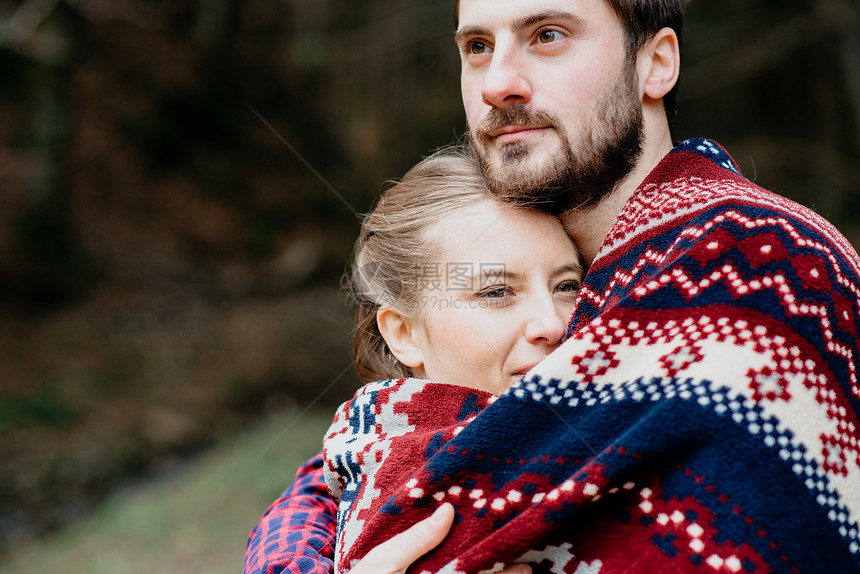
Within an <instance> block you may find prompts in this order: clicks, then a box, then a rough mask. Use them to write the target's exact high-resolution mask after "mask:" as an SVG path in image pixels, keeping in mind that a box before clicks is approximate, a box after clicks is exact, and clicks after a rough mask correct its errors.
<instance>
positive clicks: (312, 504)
mask: <svg viewBox="0 0 860 574" xmlns="http://www.w3.org/2000/svg"><path fill="white" fill-rule="evenodd" d="M336 517H337V504H335V502H334V501H333V500H332V499H331V497H330V496H329V493H328V490H327V489H326V485H325V477H324V476H323V458H322V453H320V454H318V455H317V456H315V457H313V458H312V459H310V460H309V461H307V462H306V463H305V464H303V465H302V467H301V468H300V469H299V471H298V472H297V473H296V479H295V481H294V482H293V484H291V485H290V486H289V488H287V490H285V491H284V493H283V494H282V495H281V496H280V498H278V499H277V500H276V501H275V502H273V503H272V505H271V506H269V508H268V509H267V510H266V512H265V513H264V514H263V516H262V517H261V518H260V521H259V522H258V523H257V525H256V526H255V527H254V528H253V530H251V534H250V535H249V536H248V546H247V548H246V549H245V567H244V569H243V570H242V572H243V574H331V573H332V572H334V564H333V562H332V558H333V556H334V540H335V529H336V527H337V518H336Z"/></svg>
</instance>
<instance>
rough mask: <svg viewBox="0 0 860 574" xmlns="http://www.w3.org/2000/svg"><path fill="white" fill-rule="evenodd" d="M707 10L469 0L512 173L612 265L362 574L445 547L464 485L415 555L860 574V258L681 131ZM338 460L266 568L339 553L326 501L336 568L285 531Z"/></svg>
mask: <svg viewBox="0 0 860 574" xmlns="http://www.w3.org/2000/svg"><path fill="white" fill-rule="evenodd" d="M684 5H685V2H684V1H683V0H674V1H670V0H667V1H662V2H661V1H656V0H651V1H648V0H641V1H623V0H606V1H595V0H462V1H461V2H459V5H458V29H457V34H456V40H457V43H458V46H459V47H460V50H461V54H462V92H463V102H464V106H465V110H466V116H467V120H468V123H469V136H470V140H471V142H472V146H473V148H474V150H475V153H476V155H477V157H478V159H479V161H480V163H481V165H482V168H483V170H484V173H485V176H486V179H487V182H488V184H489V186H490V187H491V189H492V190H493V192H494V193H496V194H498V195H499V196H500V197H504V198H506V199H507V200H509V201H511V202H514V203H525V204H533V205H540V206H542V207H543V208H545V209H548V210H551V211H554V212H556V213H559V214H560V215H561V216H562V218H563V221H564V223H565V225H566V227H567V228H568V231H569V232H570V234H571V235H572V236H573V237H574V239H576V241H577V243H578V244H579V246H580V248H581V249H582V252H583V255H584V257H585V259H586V261H587V262H589V263H591V268H590V270H589V273H588V275H587V277H586V279H585V281H584V283H583V285H582V291H581V294H580V298H579V301H578V303H577V308H576V310H575V312H574V316H573V318H572V321H571V325H570V333H569V339H568V341H567V342H566V343H565V344H564V345H563V346H562V347H561V348H560V349H559V350H558V351H557V352H555V353H554V354H553V355H551V356H550V357H548V358H547V359H546V360H545V361H543V362H542V363H541V364H539V365H538V366H537V367H535V369H533V370H532V371H531V372H530V373H529V374H528V375H526V377H525V379H524V380H523V381H522V382H521V383H519V384H518V385H516V386H515V387H514V388H512V389H511V390H510V391H509V392H508V393H506V394H505V395H504V396H503V397H501V398H500V399H499V400H498V401H497V402H496V403H495V404H493V405H492V406H490V407H489V408H488V409H487V410H485V411H484V412H483V413H482V414H481V415H479V416H478V417H477V418H476V419H475V420H474V421H473V422H472V423H471V424H470V425H468V426H467V427H466V429H465V430H464V431H463V432H462V433H460V434H459V435H458V436H457V437H456V438H455V439H453V440H452V441H450V442H449V443H447V444H446V445H444V448H440V449H439V450H437V451H436V452H435V453H432V456H429V457H428V460H427V462H426V464H425V466H424V467H423V468H422V469H421V470H419V471H418V472H416V473H415V475H414V482H413V481H410V484H409V485H408V488H404V489H403V492H401V493H398V494H397V495H396V496H394V497H392V499H391V500H390V501H389V502H388V504H387V505H386V507H385V512H380V513H378V514H377V515H376V516H374V517H372V518H369V519H368V524H367V527H368V529H369V530H373V529H374V528H376V529H377V530H378V529H380V528H382V527H381V526H380V525H383V524H389V525H392V526H390V532H400V531H402V530H404V529H405V528H406V527H407V526H409V525H410V524H413V523H415V522H416V520H417V519H418V518H423V517H425V516H427V515H429V514H430V513H431V511H432V510H433V509H436V508H437V507H438V508H439V510H437V512H436V514H433V515H432V516H431V517H430V518H429V519H427V520H425V521H422V522H421V523H419V524H418V526H416V527H414V528H413V529H411V530H406V532H404V533H402V534H401V535H400V537H399V538H398V539H397V540H396V541H395V542H394V543H393V544H392V543H389V544H388V545H387V546H386V545H383V546H381V547H379V548H378V549H377V551H375V552H376V553H375V554H371V555H368V558H369V560H367V562H363V563H361V564H360V565H359V566H358V567H357V568H356V569H354V571H355V572H356V573H357V572H372V571H376V572H382V571H386V572H388V571H390V572H395V571H401V570H402V569H405V568H406V567H407V566H408V565H409V564H410V563H411V562H412V560H414V559H416V558H418V557H419V556H422V555H423V554H424V552H425V551H427V550H429V549H430V548H431V547H432V546H433V545H434V544H435V543H437V542H438V541H439V540H441V537H442V536H444V535H445V533H446V532H447V529H448V527H449V526H450V524H451V520H452V519H453V516H452V514H453V513H451V512H450V507H449V506H448V505H447V504H444V503H448V502H450V503H452V504H453V505H454V506H455V507H456V509H457V520H456V524H455V525H454V527H453V528H452V529H451V533H450V535H449V537H448V539H446V540H445V542H444V543H443V544H442V546H440V547H439V548H438V549H436V550H434V551H432V552H430V553H429V554H428V555H426V556H424V557H423V558H421V559H419V561H418V563H417V564H416V569H417V570H416V571H422V570H423V569H426V570H430V571H446V572H478V571H498V570H500V569H501V568H502V567H504V566H509V565H511V564H513V563H514V562H517V561H523V562H529V563H532V564H533V565H534V564H543V565H544V566H546V565H547V564H549V565H550V566H551V567H552V568H553V569H554V570H553V571H557V572H600V573H601V574H607V573H617V572H663V571H669V572H688V571H689V572H706V571H707V572H711V571H713V572H769V571H774V572H828V573H831V572H858V571H860V535H858V525H857V519H858V516H860V440H858V435H860V433H858V428H860V422H858V412H860V384H858V381H857V377H858V366H860V358H858V357H860V346H858V329H860V308H858V305H860V258H858V256H857V254H856V252H855V251H854V249H853V248H852V247H851V246H850V245H849V244H848V242H847V241H846V240H845V239H844V238H843V237H842V236H841V235H839V234H838V232H836V231H835V230H834V229H833V228H832V227H831V226H830V225H829V224H827V223H826V222H825V221H823V220H822V219H821V218H819V217H818V216H817V215H815V214H814V213H812V212H810V211H809V210H806V209H804V208H802V207H800V206H798V205H796V204H793V203H791V202H789V201H787V200H785V199H783V198H780V197H778V196H775V195H773V194H770V193H768V192H766V191H764V190H761V189H760V188H757V187H756V186H754V185H753V184H751V183H750V182H748V181H747V180H745V179H743V178H742V177H741V176H740V175H739V174H738V173H737V167H736V166H735V164H734V162H733V161H732V160H731V158H729V157H728V156H727V154H725V152H724V151H723V150H722V149H721V148H719V147H718V146H717V145H716V144H714V143H712V142H709V141H707V140H696V141H691V142H685V143H684V144H681V145H679V146H675V147H674V148H673V145H672V141H671V137H670V131H669V117H670V115H671V113H672V112H673V99H674V96H673V89H674V86H675V84H676V81H677V77H678V69H679V46H678V31H679V29H680V24H681V16H682V13H683V10H684ZM318 468H319V466H318V463H317V466H316V467H314V466H313V461H312V462H311V465H310V466H309V467H307V468H306V469H304V470H303V471H300V475H299V480H298V481H297V483H296V484H295V485H294V486H293V487H292V490H291V491H288V494H291V495H293V496H292V498H290V497H288V498H287V499H283V500H281V501H279V502H277V503H276V504H275V505H273V507H272V508H271V509H270V511H269V513H268V515H267V516H264V518H263V520H262V521H261V524H260V525H258V527H257V529H256V530H255V532H253V533H252V538H251V540H250V542H249V549H248V554H247V556H246V572H253V571H260V570H255V568H263V569H264V570H263V571H266V570H265V568H269V570H268V571H273V572H279V571H280V569H281V568H283V567H284V566H285V565H287V564H289V566H288V568H289V569H288V570H286V571H289V572H317V571H325V565H324V562H323V561H320V560H317V559H316V555H315V554H314V552H316V551H320V550H322V551H323V553H325V552H326V551H330V549H327V548H326V545H327V544H330V540H331V536H332V534H331V529H332V528H333V523H332V522H331V520H330V519H324V518H323V516H324V512H317V511H315V510H314V509H311V510H310V511H309V512H308V516H310V517H311V518H313V519H314V520H315V521H317V523H318V524H319V525H320V528H319V529H318V530H316V531H314V530H313V528H310V527H309V528H308V530H307V531H306V532H315V536H314V537H312V538H308V537H307V536H305V534H303V533H302V534H300V535H299V536H301V537H303V538H302V543H304V544H310V545H316V546H315V550H312V551H308V552H307V553H306V554H305V556H309V557H310V556H313V558H307V559H308V560H310V561H311V562H314V566H313V567H315V568H320V569H319V570H314V569H312V568H311V567H308V568H304V567H301V566H297V564H298V563H299V561H300V559H299V557H298V555H296V554H292V556H290V552H293V553H294V552H295V551H296V549H295V548H292V549H290V550H288V551H287V552H283V549H284V548H286V547H288V546H289V540H288V536H289V535H288V534H287V533H286V530H287V529H288V528H287V527H286V526H284V527H283V528H281V529H279V528H278V525H279V524H285V523H286V524H289V523H290V521H292V522H293V524H295V523H296V520H297V516H300V515H299V514H298V512H297V510H296V509H297V508H298V509H300V507H301V505H302V504H308V503H309V501H316V503H318V504H320V505H322V507H323V508H325V507H326V505H327V504H328V503H326V502H325V501H324V499H325V496H324V494H323V492H322V491H319V490H318V489H317V490H315V489H316V485H319V480H320V479H319V476H318V474H319V473H320V472H321V471H318V470H315V469H318ZM315 473H316V474H315ZM296 495H298V496H296ZM302 495H304V496H302ZM440 504H442V506H441V507H440ZM279 505H283V506H281V507H279ZM326 520H328V522H326ZM279 521H281V522H279ZM273 525H274V526H273ZM282 531H283V532H282ZM293 536H297V535H296V533H293ZM267 545H269V548H270V550H266V547H267ZM380 549H382V550H381V551H380ZM386 553H387V554H386ZM381 554H386V555H387V556H388V557H389V563H383V562H380V561H379V560H378V559H379V556H380V555H381ZM373 560H377V562H375V563H374V565H373V566H372V567H371V566H369V565H370V564H371V563H372V561H373ZM320 564H323V565H322V566H320ZM509 571H510V572H513V571H514V570H509Z"/></svg>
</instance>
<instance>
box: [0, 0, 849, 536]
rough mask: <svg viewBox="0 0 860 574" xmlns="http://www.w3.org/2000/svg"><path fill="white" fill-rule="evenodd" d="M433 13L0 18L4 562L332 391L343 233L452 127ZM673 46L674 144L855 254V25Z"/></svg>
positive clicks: (725, 19) (65, 9)
mask: <svg viewBox="0 0 860 574" xmlns="http://www.w3.org/2000/svg"><path fill="white" fill-rule="evenodd" d="M452 8H453V2H448V1H446V2H428V1H426V0H362V1H361V2H356V1H354V0H312V1H307V0H206V1H202V0H164V1H157V0H64V1H61V0H26V1H24V2H19V1H9V0H0V74H2V75H0V78H2V80H0V551H2V549H3V548H4V547H8V546H10V545H12V544H15V543H19V542H21V541H24V540H27V539H29V538H32V537H33V536H37V535H40V534H44V533H46V532H48V531H50V530H51V529H54V528H56V527H58V526H61V525H64V524H68V523H69V522H70V521H73V520H76V519H77V518H79V517H81V516H83V515H85V514H87V513H88V512H89V511H90V510H91V509H93V508H94V507H95V506H96V505H97V504H98V502H99V501H101V500H102V499H103V497H104V496H105V495H106V494H108V493H110V492H111V491H113V490H114V489H116V488H118V487H120V486H123V485H127V484H129V483H130V482H135V481H141V480H146V479H148V478H152V477H154V476H158V474H159V473H160V472H162V471H164V469H168V468H171V466H172V465H174V464H176V463H177V461H182V460H185V459H187V458H188V457H190V456H192V455H196V454H198V453H201V452H203V451H204V450H205V449H207V448H209V447H210V446H212V445H215V444H218V443H219V442H221V441H223V440H225V439H226V437H229V436H231V435H233V434H234V433H236V432H239V430H240V429H242V428H243V427H245V426H246V425H248V424H250V423H251V422H252V421H255V420H258V419H260V418H261V417H264V416H266V413H271V412H276V411H279V410H281V409H288V408H291V407H295V408H301V407H303V406H305V405H309V404H318V405H323V406H325V407H327V408H330V407H331V406H332V405H335V404H337V403H339V402H341V401H343V400H345V399H346V398H348V397H349V396H350V395H351V394H352V391H353V390H354V389H355V388H356V387H357V385H358V381H357V379H356V378H355V376H354V374H353V372H352V370H351V365H350V360H349V340H350V330H351V321H350V317H349V314H348V312H347V309H346V305H345V298H344V296H343V295H342V294H341V293H340V292H339V281H340V276H341V274H342V272H343V270H344V266H345V262H346V260H347V258H348V257H349V254H350V251H351V248H352V243H353V241H354V239H355V236H356V233H357V230H358V217H357V215H358V214H359V213H362V212H364V211H366V210H367V209H368V208H369V207H370V205H371V202H372V200H373V198H374V197H375V196H376V195H377V194H378V193H379V191H380V190H381V189H382V186H383V182H384V181H385V180H388V179H391V178H395V177H398V176H400V175H402V173H403V172H404V171H405V170H406V169H408V168H409V167H410V166H411V165H413V164H414V163H415V162H416V161H418V160H419V159H420V158H421V157H422V156H423V155H426V154H428V153H429V152H431V151H432V150H433V149H435V148H437V147H439V146H441V145H444V144H447V143H449V142H451V141H453V140H454V139H455V138H456V137H458V136H459V135H460V134H462V132H463V129H464V117H463V112H462V108H461V103H460V96H459V81H458V68H459V60H458V55H457V53H456V50H455V48H454V45H453V41H452V30H453V18H452ZM686 29H687V35H686V43H685V50H686V51H685V54H684V65H683V71H682V76H681V88H680V112H679V115H678V117H677V118H676V120H675V135H676V137H677V138H678V139H684V138H687V137H694V136H707V137H711V138H714V139H716V140H717V141H719V142H720V143H722V144H723V145H724V146H726V148H727V149H728V150H729V151H730V153H732V154H733V155H734V157H735V159H736V160H737V161H738V163H739V164H740V165H741V168H742V170H743V171H744V173H745V175H747V176H748V177H750V178H751V179H754V180H755V181H756V182H757V183H759V184H760V185H762V186H764V187H767V188H769V189H771V190H773V191H776V192H778V193H781V194H783V195H785V196H788V197H791V198H793V199H796V200H798V201H800V202H802V203H804V204H806V205H808V206H810V207H812V208H813V209H815V210H816V211H818V212H819V213H821V214H823V215H825V216H826V217H828V218H829V219H830V220H831V221H833V222H834V223H835V224H836V225H837V226H838V227H839V228H840V229H841V230H842V231H843V233H844V234H845V235H846V236H847V237H848V238H849V240H851V241H852V242H853V243H854V244H855V245H860V1H858V0H743V1H741V0H728V1H727V0H694V1H693V2H692V5H691V8H690V10H689V16H688V22H687V26H686ZM314 448H315V446H314V445H312V448H311V452H313V450H314ZM279 481H280V482H281V483H282V484H281V486H286V484H287V483H288V481H289V477H287V476H284V477H283V479H279ZM275 494H276V492H273V494H272V496H274V495H275ZM263 509H264V508H263V507H260V508H259V509H258V510H257V511H256V514H255V516H256V515H259V513H260V512H262V510H263ZM248 526H250V523H249V524H248Z"/></svg>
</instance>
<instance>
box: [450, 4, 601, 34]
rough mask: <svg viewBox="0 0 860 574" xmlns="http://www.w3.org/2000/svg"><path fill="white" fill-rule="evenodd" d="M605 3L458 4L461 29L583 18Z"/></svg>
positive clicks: (457, 15)
mask: <svg viewBox="0 0 860 574" xmlns="http://www.w3.org/2000/svg"><path fill="white" fill-rule="evenodd" d="M605 3H606V2H605V0H604V1H601V0H458V2H457V11H456V13H455V21H456V24H457V27H458V28H460V27H462V26H464V25H468V26H473V25H482V24H483V23H486V22H491V21H492V22H495V23H496V24H497V25H498V24H511V23H513V22H515V21H517V20H521V19H523V18H525V17H528V16H529V15H532V14H537V13H554V12H555V13H559V14H561V13H571V14H574V15H576V14H579V13H585V12H588V11H589V8H594V5H595V4H605Z"/></svg>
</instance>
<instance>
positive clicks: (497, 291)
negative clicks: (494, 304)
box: [478, 287, 509, 299]
mask: <svg viewBox="0 0 860 574" xmlns="http://www.w3.org/2000/svg"><path fill="white" fill-rule="evenodd" d="M508 292H509V291H508V288H507V287H489V288H487V289H484V290H483V291H481V292H480V293H478V295H479V296H481V297H484V298H486V299H502V298H504V297H505V296H506V295H507V294H508Z"/></svg>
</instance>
